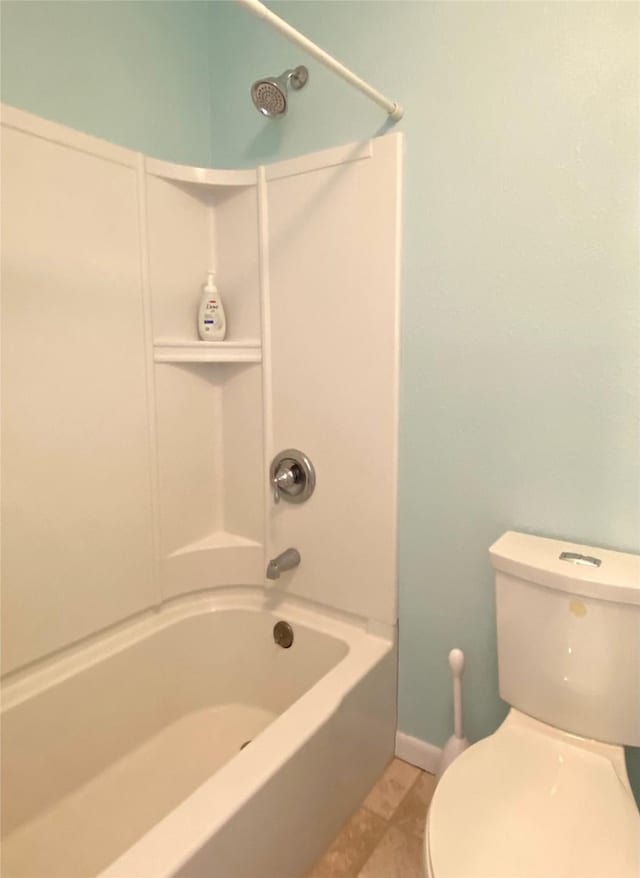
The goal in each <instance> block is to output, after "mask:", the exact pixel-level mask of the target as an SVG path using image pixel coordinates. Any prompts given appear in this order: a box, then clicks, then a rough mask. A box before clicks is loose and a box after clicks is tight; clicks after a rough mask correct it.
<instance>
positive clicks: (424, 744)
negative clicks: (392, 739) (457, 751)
mask: <svg viewBox="0 0 640 878" xmlns="http://www.w3.org/2000/svg"><path fill="white" fill-rule="evenodd" d="M441 755H442V747H436V745H435V744H430V743H429V742H428V741H421V740H420V738H412V737H411V735H405V733H404V732H396V756H397V757H398V759H404V761H405V762H409V763H410V764H411V765H416V766H417V767H418V768H422V769H423V770H424V771H428V772H430V773H431V774H435V773H436V771H437V769H438V765H439V763H440V756H441Z"/></svg>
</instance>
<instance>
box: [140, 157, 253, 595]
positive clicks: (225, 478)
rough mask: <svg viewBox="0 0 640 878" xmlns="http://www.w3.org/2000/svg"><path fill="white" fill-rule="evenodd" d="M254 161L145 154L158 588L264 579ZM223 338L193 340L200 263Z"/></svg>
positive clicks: (171, 590)
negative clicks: (187, 161)
mask: <svg viewBox="0 0 640 878" xmlns="http://www.w3.org/2000/svg"><path fill="white" fill-rule="evenodd" d="M255 182H256V174H255V171H224V170H223V171H216V170H207V169H201V168H189V167H183V166H179V165H172V164H169V163H166V162H158V161H154V160H149V159H147V160H146V195H147V200H146V208H147V218H146V223H147V230H148V231H147V235H148V258H149V286H150V291H151V310H152V324H153V336H154V345H153V359H154V363H155V382H154V383H155V397H156V430H157V460H158V494H159V497H158V501H159V502H158V508H159V530H160V578H161V583H162V592H163V596H164V597H165V598H169V597H174V596H176V595H179V594H185V593H188V592H192V591H196V590H199V589H205V588H211V587H214V586H225V585H239V584H240V585H251V584H261V583H262V582H263V581H264V521H263V493H264V482H263V479H264V473H263V469H264V466H263V451H262V447H263V443H262V409H263V406H262V374H261V365H260V364H261V360H262V348H261V327H260V286H259V273H258V212H257V196H256V185H255ZM209 270H213V271H215V273H216V285H217V287H218V289H219V291H220V296H221V298H222V300H223V303H224V308H225V314H226V318H227V327H228V329H227V338H226V339H225V340H224V341H221V342H203V341H201V340H200V339H199V338H198V333H197V313H198V306H199V304H200V297H201V293H202V285H203V284H204V283H205V281H206V276H207V271H209Z"/></svg>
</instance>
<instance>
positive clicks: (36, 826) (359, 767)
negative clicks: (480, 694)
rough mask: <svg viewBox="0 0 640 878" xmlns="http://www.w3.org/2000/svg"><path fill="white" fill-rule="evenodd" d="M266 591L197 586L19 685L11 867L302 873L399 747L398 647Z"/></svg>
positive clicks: (16, 872)
mask: <svg viewBox="0 0 640 878" xmlns="http://www.w3.org/2000/svg"><path fill="white" fill-rule="evenodd" d="M268 600H269V599H268V598H265V597H263V596H262V594H259V593H258V592H255V593H253V592H249V591H246V592H234V593H228V594H226V595H220V594H219V595H217V596H214V597H211V596H207V597H198V598H192V599H189V600H183V601H182V602H180V603H176V604H174V605H172V606H169V607H166V608H164V609H163V610H161V611H160V612H157V613H154V614H153V615H150V616H147V617H145V618H144V619H141V620H139V621H137V622H135V623H131V624H129V625H128V626H126V627H123V628H122V629H120V630H118V631H116V632H114V633H112V634H111V635H109V636H108V637H102V638H100V639H99V640H97V641H95V642H93V643H91V644H89V645H86V646H84V647H83V648H81V649H80V648H79V649H76V650H75V651H74V652H73V653H71V654H69V655H66V656H65V657H63V658H61V659H59V660H58V661H56V662H53V663H50V664H48V665H46V666H43V667H41V668H39V669H36V670H34V671H33V672H31V673H30V674H28V675H26V676H23V677H22V678H21V679H16V680H14V681H12V682H11V683H10V684H9V685H8V686H6V687H5V688H4V690H3V707H2V732H3V735H2V757H3V758H2V766H3V783H2V800H3V802H2V804H3V819H2V828H3V834H4V837H3V844H2V876H3V878H23V876H31V878H75V876H78V878H88V876H94V875H100V876H101V878H116V876H117V878H165V876H174V875H175V876H185V878H186V876H191V878H205V876H206V878H301V876H304V874H305V873H306V872H307V871H308V869H309V868H310V867H311V866H312V865H313V863H314V861H315V860H316V858H317V857H318V856H319V855H320V854H321V853H322V851H323V849H324V848H325V846H326V845H327V844H328V842H329V841H330V840H331V838H332V837H333V836H334V835H335V833H336V832H337V830H338V829H339V827H340V825H341V824H342V823H343V821H344V820H345V818H346V817H347V816H348V814H349V813H350V812H351V811H352V810H353V809H354V808H356V807H357V806H358V804H359V803H360V801H361V800H362V798H363V797H364V795H365V794H366V792H367V790H368V789H369V788H370V786H371V785H372V784H373V783H374V781H375V780H376V778H377V777H378V776H379V774H380V773H381V772H382V770H383V768H384V766H385V764H386V763H387V762H388V760H389V759H390V758H391V757H392V755H393V747H394V735H395V726H396V707H395V693H396V682H395V681H396V659H395V648H394V644H393V643H392V642H391V640H388V639H385V638H382V637H377V636H374V635H372V634H370V633H367V631H366V629H365V627H364V625H362V626H359V625H357V624H350V623H348V622H346V621H344V620H338V619H333V618H330V617H328V616H326V615H324V614H322V613H318V612H315V611H313V610H311V609H308V608H305V607H303V606H301V605H299V604H296V603H293V602H290V601H282V602H280V603H279V606H278V608H277V610H274V609H269V608H268ZM279 619H285V620H286V621H288V622H289V623H290V624H291V625H292V627H293V630H294V635H295V640H294V643H293V646H292V647H291V648H290V649H283V648H282V647H280V646H277V645H276V644H275V643H274V640H273V635H272V629H273V626H274V624H275V622H276V621H277V620H279ZM247 740H251V741H252V742H251V744H250V745H248V746H247V747H245V748H244V749H242V750H240V747H241V745H242V744H243V743H244V742H245V741H247Z"/></svg>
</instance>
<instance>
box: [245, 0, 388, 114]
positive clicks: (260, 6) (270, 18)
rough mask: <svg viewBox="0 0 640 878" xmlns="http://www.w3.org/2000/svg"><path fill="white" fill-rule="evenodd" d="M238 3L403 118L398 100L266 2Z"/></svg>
mask: <svg viewBox="0 0 640 878" xmlns="http://www.w3.org/2000/svg"><path fill="white" fill-rule="evenodd" d="M236 3H239V4H240V6H244V7H245V8H246V9H248V10H249V12H252V13H253V15H256V16H257V17H258V18H262V19H263V20H264V21H266V22H267V23H268V24H270V25H271V26H272V27H273V28H275V30H277V31H279V32H280V33H281V34H283V35H284V36H285V37H287V39H288V40H291V42H292V43H296V45H298V46H300V47H301V48H302V49H304V50H305V51H306V52H308V53H309V54H310V55H313V57H314V58H316V59H317V60H318V61H320V63H321V64H324V66H325V67H328V68H329V70H333V72H334V73H337V74H338V76H341V77H342V79H344V80H345V82H348V83H350V85H352V86H353V87H354V88H357V89H358V91H361V92H362V94H364V95H366V96H367V97H368V98H370V99H371V100H372V101H375V103H376V104H378V105H379V106H381V107H382V108H383V109H385V110H386V111H387V113H388V114H389V118H390V119H391V120H392V121H393V122H398V121H399V120H400V119H402V116H403V114H404V110H403V109H402V107H401V106H400V104H399V103H398V102H397V101H392V100H390V99H389V98H387V97H385V96H384V95H383V94H382V92H379V91H378V90H377V89H375V88H373V86H371V85H369V83H368V82H365V80H364V79H361V78H360V77H359V76H356V74H355V73H353V72H352V71H351V70H349V68H348V67H345V66H344V64H341V63H340V62H339V61H336V59H335V58H334V57H333V56H332V55H330V54H329V53H328V52H325V51H324V49H321V48H320V46H317V45H316V44H315V43H314V42H312V41H311V40H310V39H309V38H308V37H305V35H304V34H301V33H300V31H299V30H296V29H295V27H292V26H291V25H290V24H288V22H286V21H285V20H284V19H283V18H280V16H279V15H276V14H275V12H272V11H271V10H270V9H267V7H266V6H265V5H264V3H261V2H260V0H236Z"/></svg>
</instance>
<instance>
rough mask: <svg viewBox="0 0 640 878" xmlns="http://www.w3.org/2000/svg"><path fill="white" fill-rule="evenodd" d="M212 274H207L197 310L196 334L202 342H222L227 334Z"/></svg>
mask: <svg viewBox="0 0 640 878" xmlns="http://www.w3.org/2000/svg"><path fill="white" fill-rule="evenodd" d="M213 276H214V272H213V271H209V272H207V282H206V284H205V285H204V286H203V287H202V298H201V300H200V308H199V309H198V334H199V336H200V338H201V339H202V341H222V339H223V338H224V337H225V335H226V333H227V321H226V320H225V316H224V308H223V306H222V300H221V299H220V296H219V295H218V289H217V287H216V285H215V283H214V280H213Z"/></svg>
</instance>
